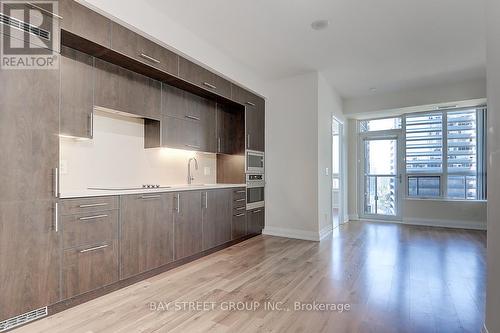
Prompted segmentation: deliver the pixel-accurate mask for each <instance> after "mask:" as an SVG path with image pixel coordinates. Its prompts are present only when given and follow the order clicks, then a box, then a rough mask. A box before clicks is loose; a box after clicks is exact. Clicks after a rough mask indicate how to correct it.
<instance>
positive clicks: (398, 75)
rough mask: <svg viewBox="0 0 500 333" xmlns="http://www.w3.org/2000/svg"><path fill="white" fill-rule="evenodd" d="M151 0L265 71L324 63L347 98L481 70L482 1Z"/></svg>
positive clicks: (287, 71) (269, 75)
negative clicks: (320, 22) (323, 25)
mask: <svg viewBox="0 0 500 333" xmlns="http://www.w3.org/2000/svg"><path fill="white" fill-rule="evenodd" d="M146 1H147V2H149V3H150V4H151V5H152V6H153V7H154V8H157V9H158V10H162V11H163V12H164V13H165V14H166V15H168V16H169V17H170V18H171V19H172V20H174V21H176V22H177V23H179V24H180V25H182V26H184V27H186V28H187V29H189V30H190V31H192V32H193V33H195V34H196V35H198V36H199V37H201V38H202V39H204V40H206V41H207V42H209V43H211V44H213V45H214V46H216V47H218V48H219V49H221V50H222V51H223V52H226V53H227V54H228V55H230V56H231V57H233V58H235V59H236V60H238V61H240V62H241V63H243V64H245V65H247V66H248V67H250V68H252V69H253V70H254V71H255V72H256V73H257V74H259V75H260V76H262V77H264V78H266V79H275V78H281V77H285V76H289V75H294V74H300V73H303V72H306V71H310V70H320V71H323V72H324V73H325V76H326V78H327V79H328V80H329V81H330V82H331V84H332V85H333V86H334V87H335V88H336V89H337V90H338V92H339V93H340V94H341V95H342V96H343V97H344V98H354V97H361V96H365V95H371V94H374V93H375V92H373V91H371V90H370V88H372V87H376V88H377V91H376V93H381V92H388V91H397V90H400V89H408V88H413V87H417V86H423V85H429V84H434V85H435V84H441V83H447V82H451V81H453V82H455V81H459V80H466V79H472V78H474V79H477V78H481V77H485V62H486V60H485V58H486V55H485V53H486V52H485V33H484V30H485V28H484V19H483V16H484V14H485V9H484V1H483V0H246V1H241V0H240V1H237V0H236V1H235V0H233V1H229V0H225V1H224V0H210V1H207V0H205V1H200V0H146ZM317 19H328V20H330V26H329V28H328V29H327V30H324V31H314V30H312V29H311V27H310V24H311V22H312V21H314V20H317Z"/></svg>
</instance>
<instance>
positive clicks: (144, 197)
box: [141, 195, 161, 199]
mask: <svg viewBox="0 0 500 333" xmlns="http://www.w3.org/2000/svg"><path fill="white" fill-rule="evenodd" d="M159 198H161V196H160V195H143V196H141V199H159Z"/></svg>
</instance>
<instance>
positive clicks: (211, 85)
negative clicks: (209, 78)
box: [203, 82, 217, 89]
mask: <svg viewBox="0 0 500 333" xmlns="http://www.w3.org/2000/svg"><path fill="white" fill-rule="evenodd" d="M203 85H204V86H207V87H209V88H211V89H217V87H216V86H214V85H213V84H210V83H208V82H203Z"/></svg>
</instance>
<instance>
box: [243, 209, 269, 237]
mask: <svg viewBox="0 0 500 333" xmlns="http://www.w3.org/2000/svg"><path fill="white" fill-rule="evenodd" d="M247 215H248V217H247V219H248V220H247V221H248V233H249V234H260V233H261V232H262V229H264V216H265V214H264V208H258V209H252V210H250V211H248V213H247Z"/></svg>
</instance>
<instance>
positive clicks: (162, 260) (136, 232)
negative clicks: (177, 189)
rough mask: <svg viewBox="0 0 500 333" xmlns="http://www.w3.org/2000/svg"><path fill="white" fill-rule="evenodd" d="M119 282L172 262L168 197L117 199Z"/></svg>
mask: <svg viewBox="0 0 500 333" xmlns="http://www.w3.org/2000/svg"><path fill="white" fill-rule="evenodd" d="M121 200H122V201H121V242H120V256H121V261H120V262H121V276H120V277H121V278H122V279H124V278H127V277H130V276H133V275H137V274H139V273H142V272H145V271H148V270H151V269H154V268H157V267H160V266H162V265H165V264H167V263H169V262H171V261H172V260H173V221H172V218H173V215H172V204H173V195H172V194H143V195H127V196H123V197H122V199H121Z"/></svg>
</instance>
